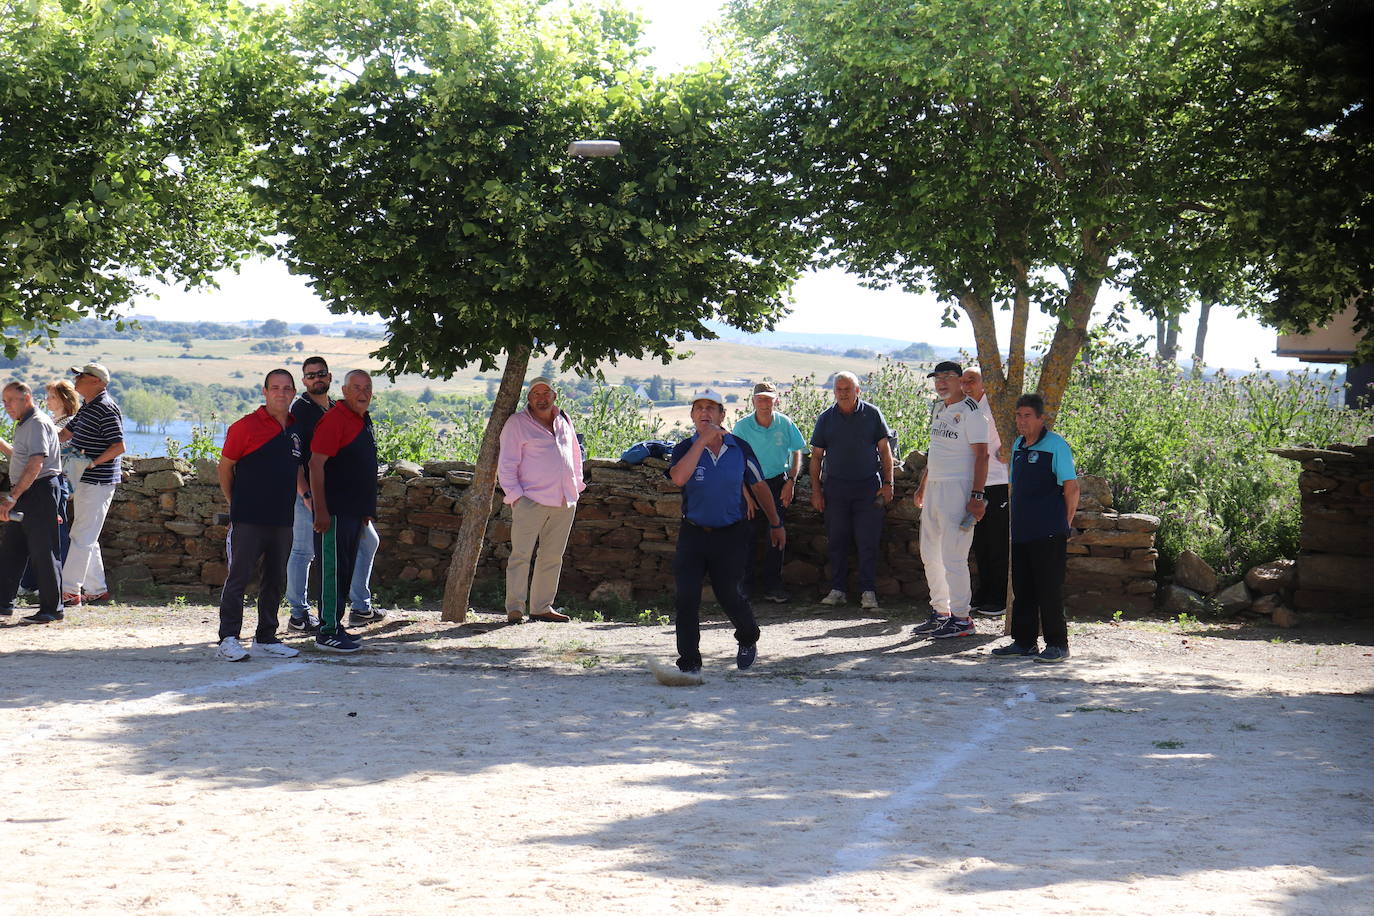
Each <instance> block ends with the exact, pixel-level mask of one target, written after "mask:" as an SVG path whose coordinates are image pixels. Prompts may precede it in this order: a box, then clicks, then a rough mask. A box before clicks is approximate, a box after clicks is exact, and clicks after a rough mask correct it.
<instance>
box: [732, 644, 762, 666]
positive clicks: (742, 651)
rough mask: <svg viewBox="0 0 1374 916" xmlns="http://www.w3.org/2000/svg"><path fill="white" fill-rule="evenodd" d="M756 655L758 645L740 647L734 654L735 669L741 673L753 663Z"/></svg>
mask: <svg viewBox="0 0 1374 916" xmlns="http://www.w3.org/2000/svg"><path fill="white" fill-rule="evenodd" d="M758 654H759V647H758V643H750V644H749V645H747V646H740V647H739V651H738V652H736V653H735V667H736V668H738V669H739V670H741V671H743V670H744V669H745V668H748V667H749V666H750V665H752V664H753V663H754V659H755V658H757V657H758Z"/></svg>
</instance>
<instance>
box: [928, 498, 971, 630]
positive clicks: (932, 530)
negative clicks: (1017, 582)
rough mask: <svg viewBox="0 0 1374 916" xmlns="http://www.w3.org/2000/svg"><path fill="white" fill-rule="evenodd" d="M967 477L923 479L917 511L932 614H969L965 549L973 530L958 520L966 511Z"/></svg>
mask: <svg viewBox="0 0 1374 916" xmlns="http://www.w3.org/2000/svg"><path fill="white" fill-rule="evenodd" d="M972 490H973V481H971V480H928V481H926V496H925V508H923V509H922V510H921V562H922V563H923V564H925V568H926V583H927V584H929V586H930V606H931V607H933V608H934V609H935V611H936V613H939V614H953V615H954V616H956V617H967V616H968V615H969V599H970V598H971V597H972V594H973V590H972V587H971V586H970V584H969V572H968V552H969V548H970V547H971V546H972V545H973V529H972V528H970V529H969V530H967V531H963V530H961V529H960V528H959V523H960V522H961V521H963V519H964V515H965V513H967V512H968V499H969V493H970V492H971V491H972Z"/></svg>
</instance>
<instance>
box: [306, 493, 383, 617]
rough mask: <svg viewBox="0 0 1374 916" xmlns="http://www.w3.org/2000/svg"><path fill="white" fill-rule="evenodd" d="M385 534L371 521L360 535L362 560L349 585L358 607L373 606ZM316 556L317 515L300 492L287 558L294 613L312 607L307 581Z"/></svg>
mask: <svg viewBox="0 0 1374 916" xmlns="http://www.w3.org/2000/svg"><path fill="white" fill-rule="evenodd" d="M380 544H381V538H379V537H377V528H376V527H375V526H374V525H373V524H372V523H371V522H369V523H368V524H366V525H364V526H363V529H362V531H361V532H359V537H358V560H357V563H356V565H355V566H354V567H353V581H352V584H350V586H349V588H348V603H349V604H350V605H352V607H353V610H355V611H370V610H372V591H371V586H372V561H373V559H375V558H376V556H377V548H378V546H379V545H380ZM314 559H315V516H314V515H312V514H311V512H310V510H309V509H307V508H306V507H305V500H303V499H301V497H300V494H299V493H298V494H296V523H295V525H294V526H293V527H292V529H291V556H290V558H289V559H288V560H287V561H286V603H287V604H288V605H290V606H291V616H292V617H297V618H299V617H304V616H305V615H306V613H307V612H308V611H309V610H310V599H309V598H308V597H307V596H306V584H307V583H308V582H309V581H310V563H311V561H312V560H314Z"/></svg>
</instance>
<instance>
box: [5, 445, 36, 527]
mask: <svg viewBox="0 0 1374 916" xmlns="http://www.w3.org/2000/svg"><path fill="white" fill-rule="evenodd" d="M43 457H44V456H43V453H42V452H39V453H38V454H36V455H30V456H29V460H28V461H27V462H26V463H25V464H24V470H23V472H22V473H21V474H20V475H19V479H18V480H16V481H15V482H14V486H12V487H11V488H10V495H9V496H8V497H6V498H5V499H3V500H0V522H7V521H9V520H10V510H11V509H13V508H14V504H15V503H16V502H18V501H19V497H21V496H23V495H24V491H25V490H27V489H28V488H29V487H31V486H33V482H34V481H35V480H37V479H38V472H39V471H41V470H43Z"/></svg>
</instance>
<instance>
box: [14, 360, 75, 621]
mask: <svg viewBox="0 0 1374 916" xmlns="http://www.w3.org/2000/svg"><path fill="white" fill-rule="evenodd" d="M4 401H5V413H7V414H9V415H10V418H11V419H12V420H14V421H15V425H14V444H13V445H10V443H8V442H5V441H4V440H3V439H0V451H4V452H6V453H7V454H8V455H9V456H10V493H9V496H7V497H5V498H4V499H3V500H0V522H8V524H5V525H4V526H3V528H0V616H3V617H8V616H10V614H12V613H14V599H15V596H16V594H17V593H18V591H19V577H20V576H21V575H22V574H23V572H24V565H25V563H28V565H29V566H30V568H32V569H33V571H34V575H35V577H36V578H37V580H38V612H37V613H35V614H31V615H30V616H28V617H25V618H24V621H25V622H26V623H52V622H53V621H56V620H61V619H62V616H63V614H62V610H63V609H62V601H61V590H60V588H59V586H58V577H59V576H61V574H62V572H61V564H60V563H59V562H58V560H57V553H58V550H59V541H58V536H57V525H58V520H57V516H58V513H59V512H60V511H61V509H60V507H61V505H62V491H61V475H62V458H61V447H60V446H59V445H58V441H57V428H56V427H55V426H53V423H52V420H50V419H48V416H47V414H45V413H43V412H42V411H41V410H36V409H35V408H34V403H33V390H32V389H31V388H29V386H28V385H26V384H24V383H23V382H10V383H9V384H8V385H6V386H5V391H4ZM16 510H17V511H18V512H22V513H23V518H22V519H14V518H11V517H10V513H12V512H16Z"/></svg>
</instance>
